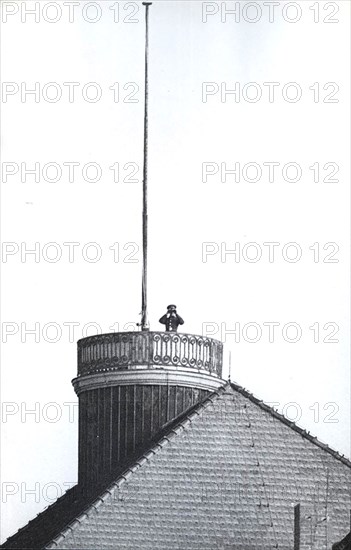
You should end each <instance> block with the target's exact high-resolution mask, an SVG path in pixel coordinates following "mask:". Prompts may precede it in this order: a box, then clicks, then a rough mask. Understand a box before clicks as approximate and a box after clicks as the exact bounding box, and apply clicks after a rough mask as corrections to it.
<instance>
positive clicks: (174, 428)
mask: <svg viewBox="0 0 351 550" xmlns="http://www.w3.org/2000/svg"><path fill="white" fill-rule="evenodd" d="M228 387H229V383H228V382H226V383H225V384H224V385H223V386H220V387H219V388H218V389H217V390H215V391H213V392H212V393H211V394H210V395H206V397H204V398H203V399H202V400H201V401H199V403H197V404H196V405H194V407H192V408H191V409H190V411H188V412H187V413H185V414H184V415H180V417H181V420H179V422H178V423H176V424H175V425H171V426H169V429H168V431H166V433H162V436H161V437H160V438H159V439H158V440H157V441H156V442H155V443H154V444H153V445H152V446H151V447H150V448H149V449H148V450H146V451H144V452H143V453H142V454H141V455H140V457H139V458H137V459H135V461H134V462H133V464H132V465H131V466H128V467H127V468H126V469H125V470H124V471H123V472H122V473H121V474H119V475H118V477H117V479H116V480H115V481H113V482H112V483H110V484H109V485H108V486H107V488H106V489H105V490H104V491H102V492H101V493H100V494H99V496H98V497H95V498H94V500H93V501H92V502H91V503H90V504H88V505H87V506H86V507H85V508H84V510H83V511H82V512H81V513H80V514H79V515H78V516H76V517H75V518H73V519H72V521H70V522H69V523H68V524H67V526H66V527H65V528H64V529H62V530H61V531H60V532H59V533H58V534H57V536H56V537H54V538H53V539H51V540H50V541H49V542H48V543H47V544H46V545H45V547H44V550H51V549H53V548H56V547H57V546H58V544H59V543H60V542H62V541H63V540H64V539H65V538H66V535H67V534H68V533H69V532H72V531H73V530H74V529H75V528H76V527H77V525H80V524H81V523H82V521H84V519H86V518H88V517H89V512H91V511H92V510H93V509H94V510H96V509H97V508H98V507H99V506H101V505H102V504H103V503H104V502H105V501H106V500H107V499H108V498H109V497H111V496H112V494H113V492H114V491H115V490H116V489H119V488H120V487H121V486H122V485H124V483H125V482H126V481H128V480H129V478H130V477H131V475H132V474H133V473H134V472H136V471H137V470H139V469H140V468H141V467H142V466H144V464H146V463H147V462H148V461H149V459H150V458H152V457H153V456H154V455H156V454H157V453H159V452H160V451H161V450H162V449H163V447H165V446H166V445H167V444H168V443H169V442H170V441H171V440H172V439H173V438H174V437H176V436H177V435H179V433H182V432H183V431H184V429H185V428H186V427H188V426H189V425H190V424H191V422H192V420H193V419H194V418H195V417H196V416H199V413H200V411H201V410H204V409H206V408H207V407H208V406H209V405H210V404H211V403H213V401H214V400H215V399H217V398H218V397H220V395H222V394H224V393H226V390H227V388H228ZM175 420H176V419H175Z"/></svg>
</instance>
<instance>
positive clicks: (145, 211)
mask: <svg viewBox="0 0 351 550" xmlns="http://www.w3.org/2000/svg"><path fill="white" fill-rule="evenodd" d="M151 4H152V2H143V6H145V103H144V167H143V274H142V306H141V330H149V322H148V313H147V252H148V203H147V191H148V188H147V184H148V180H147V176H148V137H149V127H148V114H149V113H148V107H149V105H148V103H149V6H151Z"/></svg>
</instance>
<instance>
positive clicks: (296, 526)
mask: <svg viewBox="0 0 351 550" xmlns="http://www.w3.org/2000/svg"><path fill="white" fill-rule="evenodd" d="M300 531H301V528H300V504H296V506H295V507H294V550H300Z"/></svg>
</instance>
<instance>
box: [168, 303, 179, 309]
mask: <svg viewBox="0 0 351 550" xmlns="http://www.w3.org/2000/svg"><path fill="white" fill-rule="evenodd" d="M171 308H174V309H177V306H175V305H174V304H171V305H170V306H167V309H171Z"/></svg>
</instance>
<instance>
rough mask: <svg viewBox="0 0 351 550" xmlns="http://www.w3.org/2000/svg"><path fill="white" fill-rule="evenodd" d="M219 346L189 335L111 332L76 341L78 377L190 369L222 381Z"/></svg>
mask: <svg viewBox="0 0 351 550" xmlns="http://www.w3.org/2000/svg"><path fill="white" fill-rule="evenodd" d="M222 356H223V344H222V343H221V342H219V341H218V340H214V339H212V338H207V337H205V336H194V335H192V334H178V333H169V332H115V333H111V334H101V335H97V336H90V337H89V338H83V339H82V340H79V341H78V376H84V375H87V374H95V373H100V372H110V371H116V370H126V369H137V368H157V367H190V368H194V369H198V370H205V371H207V372H209V373H211V374H213V375H215V376H218V377H219V378H221V377H222Z"/></svg>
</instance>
